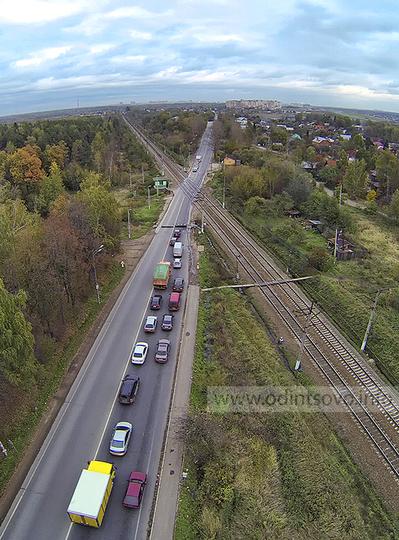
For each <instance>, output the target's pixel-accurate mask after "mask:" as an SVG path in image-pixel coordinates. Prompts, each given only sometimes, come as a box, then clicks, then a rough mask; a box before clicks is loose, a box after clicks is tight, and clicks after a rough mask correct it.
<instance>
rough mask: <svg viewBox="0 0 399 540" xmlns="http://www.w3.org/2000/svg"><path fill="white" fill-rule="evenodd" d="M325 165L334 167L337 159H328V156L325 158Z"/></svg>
mask: <svg viewBox="0 0 399 540" xmlns="http://www.w3.org/2000/svg"><path fill="white" fill-rule="evenodd" d="M326 166H327V167H336V166H337V160H336V159H330V158H327V160H326Z"/></svg>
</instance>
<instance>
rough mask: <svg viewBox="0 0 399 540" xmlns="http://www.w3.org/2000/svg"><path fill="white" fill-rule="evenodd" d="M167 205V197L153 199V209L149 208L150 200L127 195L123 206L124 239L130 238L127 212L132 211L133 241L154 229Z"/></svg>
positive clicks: (153, 197) (160, 196) (154, 197)
mask: <svg viewBox="0 0 399 540" xmlns="http://www.w3.org/2000/svg"><path fill="white" fill-rule="evenodd" d="M164 204H165V196H164V195H163V194H160V195H159V196H156V195H155V196H154V195H153V196H152V197H151V207H150V208H148V200H147V198H146V197H144V196H136V197H129V194H127V195H126V198H125V201H124V203H123V204H122V219H123V227H122V238H123V239H127V238H128V227H127V210H128V208H130V209H131V212H130V220H131V238H132V239H133V240H135V239H137V238H140V237H141V236H143V235H144V234H146V233H147V232H148V231H149V230H151V229H152V227H153V226H154V224H155V223H156V222H157V221H158V218H159V216H160V214H161V212H162V209H163V207H164Z"/></svg>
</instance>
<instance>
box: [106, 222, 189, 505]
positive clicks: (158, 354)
mask: <svg viewBox="0 0 399 540" xmlns="http://www.w3.org/2000/svg"><path fill="white" fill-rule="evenodd" d="M180 236H181V231H180V230H179V229H175V230H174V233H173V236H172V239H171V241H170V245H171V246H174V245H175V243H176V241H177V240H178V239H179V238H180ZM181 267H182V262H181V258H180V257H178V258H175V259H174V261H173V268H175V269H180V268H181ZM183 290H184V279H183V278H182V277H176V278H175V279H174V281H173V285H172V292H171V294H170V295H169V301H168V311H177V310H178V309H179V307H180V296H181V293H182V292H183ZM162 302H163V297H162V295H161V294H155V293H154V294H153V296H152V297H151V300H150V306H149V309H150V310H151V311H158V310H160V309H161V306H162ZM173 323H174V315H173V314H171V313H164V314H163V315H162V320H161V323H160V328H161V330H163V331H165V332H170V331H171V330H172V329H173ZM157 327H158V317H157V316H156V315H147V316H146V318H145V321H144V327H143V330H144V332H145V333H146V334H148V333H152V334H153V333H155V332H156V330H157ZM170 348H171V342H170V340H169V339H166V338H160V339H159V340H158V342H157V346H156V351H155V355H154V360H155V361H156V362H157V363H159V364H165V363H166V362H167V361H168V359H169V354H170ZM148 351H149V344H148V343H146V342H145V341H138V342H137V343H136V344H135V345H134V348H133V350H132V353H131V358H130V360H131V363H132V364H133V365H134V366H141V365H143V364H144V362H145V360H146V358H147V355H148ZM139 388H140V377H136V376H134V375H131V374H127V375H126V376H125V377H124V379H123V380H122V383H121V386H120V389H119V394H118V401H119V403H120V404H121V405H131V404H133V403H134V402H135V400H136V397H137V393H138V391H139ZM132 435H133V425H132V424H131V423H130V422H118V423H117V424H116V425H115V427H114V429H113V431H112V436H111V441H110V445H109V452H110V454H112V455H114V456H124V455H125V454H126V453H127V450H128V447H129V442H130V440H131V438H132ZM146 483H147V474H146V473H143V472H140V471H132V472H131V473H130V476H129V479H128V483H127V488H126V493H125V496H124V499H123V503H122V504H123V506H125V507H126V508H139V507H140V504H141V501H142V498H143V494H144V488H145V485H146Z"/></svg>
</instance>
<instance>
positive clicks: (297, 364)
mask: <svg viewBox="0 0 399 540" xmlns="http://www.w3.org/2000/svg"><path fill="white" fill-rule="evenodd" d="M312 312H313V302H311V304H310V307H309V313H308V315H307V317H306V321H305V326H304V327H303V333H302V337H301V345H300V347H299V353H298V356H297V359H296V362H295V367H294V370H295V371H302V355H303V350H304V348H305V341H306V338H307V331H308V326H309V322H310V319H311V318H312Z"/></svg>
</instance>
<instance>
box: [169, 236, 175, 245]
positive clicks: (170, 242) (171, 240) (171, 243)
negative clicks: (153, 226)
mask: <svg viewBox="0 0 399 540" xmlns="http://www.w3.org/2000/svg"><path fill="white" fill-rule="evenodd" d="M175 243H176V238H175V237H174V236H172V238H171V239H170V241H169V245H170V246H174V245H175Z"/></svg>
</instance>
